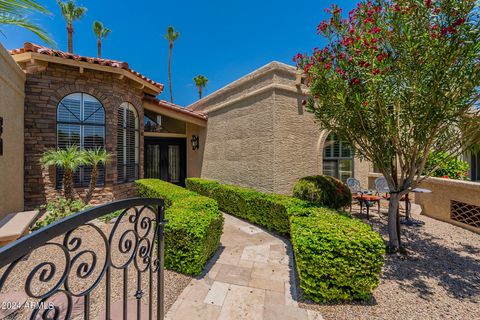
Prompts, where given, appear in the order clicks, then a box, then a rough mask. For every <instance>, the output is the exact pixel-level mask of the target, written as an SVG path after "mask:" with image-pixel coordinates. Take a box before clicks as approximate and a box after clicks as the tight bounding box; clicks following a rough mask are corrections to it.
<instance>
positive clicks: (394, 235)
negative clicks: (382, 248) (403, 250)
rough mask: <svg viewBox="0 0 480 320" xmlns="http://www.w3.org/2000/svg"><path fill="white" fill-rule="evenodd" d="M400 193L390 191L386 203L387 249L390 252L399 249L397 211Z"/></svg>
mask: <svg viewBox="0 0 480 320" xmlns="http://www.w3.org/2000/svg"><path fill="white" fill-rule="evenodd" d="M400 198H401V196H400V194H399V193H391V194H390V199H389V203H388V238H389V247H390V248H389V249H390V250H391V251H392V252H397V251H398V250H400V233H399V230H398V226H399V223H398V222H399V221H398V213H399V208H400Z"/></svg>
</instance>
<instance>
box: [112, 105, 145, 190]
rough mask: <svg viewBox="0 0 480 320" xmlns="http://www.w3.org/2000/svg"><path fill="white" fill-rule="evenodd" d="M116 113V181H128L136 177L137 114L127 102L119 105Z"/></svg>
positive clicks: (137, 147) (137, 154)
mask: <svg viewBox="0 0 480 320" xmlns="http://www.w3.org/2000/svg"><path fill="white" fill-rule="evenodd" d="M117 115H118V121H117V181H118V182H130V181H134V180H136V179H138V158H139V149H140V142H139V124H138V115H137V111H136V110H135V107H134V106H133V105H132V104H131V103H129V102H124V103H122V104H121V105H120V107H119V108H118V113H117Z"/></svg>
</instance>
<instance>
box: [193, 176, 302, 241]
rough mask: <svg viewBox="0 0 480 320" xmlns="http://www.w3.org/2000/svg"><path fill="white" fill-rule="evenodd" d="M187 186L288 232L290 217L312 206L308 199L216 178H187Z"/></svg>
mask: <svg viewBox="0 0 480 320" xmlns="http://www.w3.org/2000/svg"><path fill="white" fill-rule="evenodd" d="M186 186H187V189H190V190H192V191H195V192H197V193H199V194H202V195H205V196H207V197H211V198H213V199H215V200H217V202H218V206H219V207H220V209H221V210H222V211H224V212H228V213H229V214H232V215H234V216H237V217H239V218H243V219H246V220H248V221H250V222H253V223H255V224H258V225H260V226H264V227H266V228H267V229H269V230H272V231H276V232H278V233H280V234H283V235H286V234H288V233H289V232H290V222H289V217H290V216H291V215H293V214H295V212H297V211H300V210H301V209H302V208H307V207H309V206H311V205H310V204H309V203H307V202H306V201H302V200H299V199H295V198H292V197H288V196H284V195H279V194H266V193H262V192H259V191H256V190H253V189H248V188H242V187H237V186H231V185H224V184H220V183H218V182H216V181H213V180H204V179H199V178H188V179H187V180H186Z"/></svg>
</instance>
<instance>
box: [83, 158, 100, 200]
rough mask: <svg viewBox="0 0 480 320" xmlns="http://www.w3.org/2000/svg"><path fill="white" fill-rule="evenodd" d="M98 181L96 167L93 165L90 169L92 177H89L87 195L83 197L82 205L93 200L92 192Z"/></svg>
mask: <svg viewBox="0 0 480 320" xmlns="http://www.w3.org/2000/svg"><path fill="white" fill-rule="evenodd" d="M97 180H98V166H97V165H94V166H93V167H92V175H91V177H90V185H89V187H88V191H87V194H86V195H85V199H84V203H85V205H87V204H89V203H90V201H91V200H92V198H93V192H94V191H95V187H96V186H97Z"/></svg>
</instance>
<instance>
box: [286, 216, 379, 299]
mask: <svg viewBox="0 0 480 320" xmlns="http://www.w3.org/2000/svg"><path fill="white" fill-rule="evenodd" d="M310 211H311V212H310V215H309V216H295V217H293V218H292V220H291V239H292V244H293V251H294V252H295V262H296V266H297V271H298V275H299V279H300V287H301V288H302V289H303V292H304V297H305V298H307V299H310V300H313V301H315V302H331V301H349V300H367V299H369V298H370V297H371V294H372V290H373V289H374V288H375V287H377V286H378V284H379V283H380V279H379V275H380V272H381V269H382V266H383V260H384V255H385V244H384V242H383V240H382V238H381V237H380V235H379V234H377V233H375V232H373V231H372V229H371V228H370V226H368V225H367V224H365V223H363V222H362V221H360V220H356V219H352V218H350V217H348V216H346V215H342V214H330V213H329V212H330V211H328V209H323V208H318V209H311V210H310Z"/></svg>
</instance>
